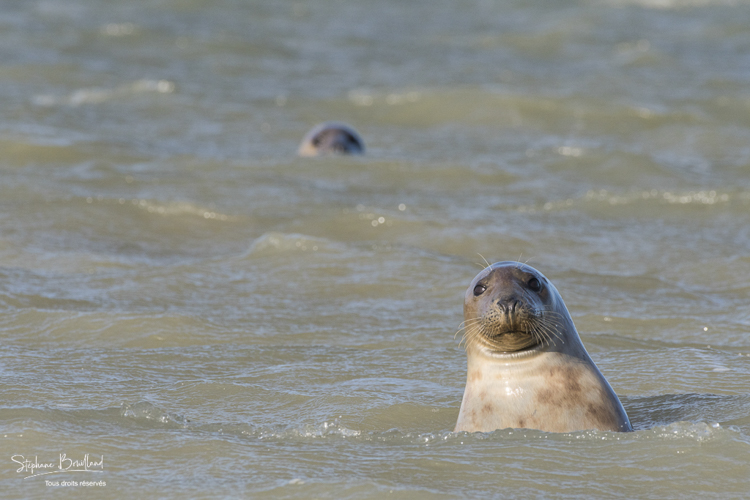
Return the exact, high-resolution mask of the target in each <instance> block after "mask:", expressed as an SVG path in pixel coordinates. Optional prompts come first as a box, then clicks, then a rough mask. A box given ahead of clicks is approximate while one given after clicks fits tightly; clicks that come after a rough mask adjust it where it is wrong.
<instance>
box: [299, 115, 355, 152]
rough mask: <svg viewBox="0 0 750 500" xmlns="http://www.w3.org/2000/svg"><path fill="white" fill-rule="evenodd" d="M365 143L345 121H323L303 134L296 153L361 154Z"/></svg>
mask: <svg viewBox="0 0 750 500" xmlns="http://www.w3.org/2000/svg"><path fill="white" fill-rule="evenodd" d="M364 152H365V143H364V141H363V140H362V137H360V135H359V134H358V133H357V131H356V130H354V128H352V127H350V126H349V125H347V124H346V123H340V122H324V123H320V124H318V125H316V126H315V127H313V128H312V129H310V131H309V132H308V133H307V134H305V137H304V138H303V139H302V143H301V144H300V146H299V150H298V151H297V154H299V155H300V156H318V155H322V154H331V153H333V154H344V155H361V154H364Z"/></svg>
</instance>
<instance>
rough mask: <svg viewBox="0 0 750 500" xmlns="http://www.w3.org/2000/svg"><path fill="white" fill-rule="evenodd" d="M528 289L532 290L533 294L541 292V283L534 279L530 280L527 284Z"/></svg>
mask: <svg viewBox="0 0 750 500" xmlns="http://www.w3.org/2000/svg"><path fill="white" fill-rule="evenodd" d="M527 285H528V286H529V288H531V290H533V291H534V292H541V291H542V284H541V282H540V281H539V280H538V279H536V278H531V279H530V280H529V282H528V283H527Z"/></svg>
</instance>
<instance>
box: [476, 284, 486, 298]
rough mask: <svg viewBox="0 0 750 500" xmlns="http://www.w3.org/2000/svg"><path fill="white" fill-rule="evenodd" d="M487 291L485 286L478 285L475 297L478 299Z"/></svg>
mask: <svg viewBox="0 0 750 500" xmlns="http://www.w3.org/2000/svg"><path fill="white" fill-rule="evenodd" d="M485 290H487V287H486V286H484V285H477V286H475V287H474V297H478V296H480V295H482V294H483V293H484V291H485Z"/></svg>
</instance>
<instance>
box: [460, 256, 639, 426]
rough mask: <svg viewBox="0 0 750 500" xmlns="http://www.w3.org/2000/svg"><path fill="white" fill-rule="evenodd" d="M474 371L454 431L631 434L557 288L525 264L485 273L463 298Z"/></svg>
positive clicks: (491, 268) (503, 265) (469, 356)
mask: <svg viewBox="0 0 750 500" xmlns="http://www.w3.org/2000/svg"><path fill="white" fill-rule="evenodd" d="M463 329H464V330H465V333H464V341H465V345H466V354H467V362H468V370H467V376H466V389H465V390H464V396H463V400H462V401H461V409H460V410H459V414H458V421H457V422H456V427H455V431H456V432H459V431H469V432H474V431H481V432H491V431H494V430H496V429H505V428H528V429H539V430H542V431H548V432H572V431H578V430H585V429H599V430H602V431H623V432H626V431H632V430H633V428H632V426H631V425H630V420H629V419H628V416H627V414H626V413H625V409H624V408H623V407H622V404H621V403H620V400H619V399H618V398H617V395H616V394H615V392H614V391H613V390H612V387H610V385H609V383H608V382H607V380H606V379H605V378H604V376H603V375H602V374H601V372H600V371H599V369H598V368H597V366H596V365H595V364H594V361H593V360H592V359H591V357H590V356H589V354H588V353H587V352H586V349H585V348H584V347H583V343H582V342H581V339H580V337H579V336H578V331H577V330H576V327H575V325H573V320H572V319H571V318H570V313H569V312H568V309H567V307H565V303H564V302H563V300H562V298H561V297H560V294H559V292H558V291H557V289H556V288H555V286H554V285H553V284H552V283H551V282H550V281H549V280H548V279H547V278H545V277H544V275H542V273H540V272H539V271H537V270H536V269H534V268H533V267H530V266H528V265H525V264H522V263H520V262H507V261H506V262H498V263H495V264H492V265H491V266H488V267H487V268H485V269H484V270H483V271H482V272H480V273H479V274H478V275H477V276H476V277H475V278H474V280H473V281H472V282H471V285H469V288H468V289H467V291H466V294H465V296H464V324H463Z"/></svg>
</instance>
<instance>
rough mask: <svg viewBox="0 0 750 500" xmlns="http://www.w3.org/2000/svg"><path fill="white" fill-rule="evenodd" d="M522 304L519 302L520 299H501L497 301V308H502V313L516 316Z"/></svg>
mask: <svg viewBox="0 0 750 500" xmlns="http://www.w3.org/2000/svg"><path fill="white" fill-rule="evenodd" d="M520 305H521V303H520V302H519V301H518V299H514V298H511V299H506V300H503V299H500V300H498V301H497V307H499V308H500V310H501V311H502V312H504V313H505V314H515V313H517V312H518V309H519V307H520Z"/></svg>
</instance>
